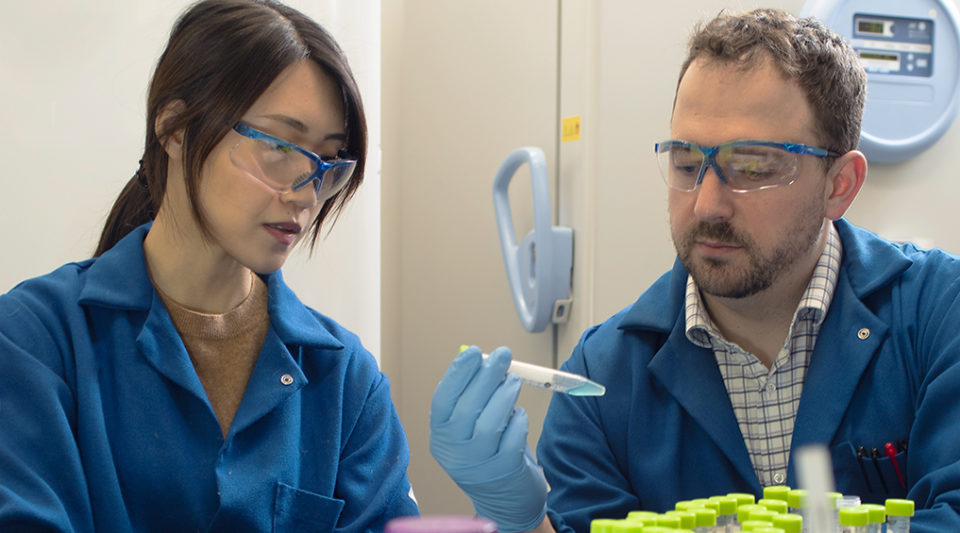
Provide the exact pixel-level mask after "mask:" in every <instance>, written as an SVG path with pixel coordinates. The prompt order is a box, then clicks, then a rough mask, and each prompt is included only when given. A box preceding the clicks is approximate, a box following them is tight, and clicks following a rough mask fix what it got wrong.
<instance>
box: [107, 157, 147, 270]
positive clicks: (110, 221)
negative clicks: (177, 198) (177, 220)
mask: <svg viewBox="0 0 960 533" xmlns="http://www.w3.org/2000/svg"><path fill="white" fill-rule="evenodd" d="M155 181H156V180H155ZM157 185H160V184H157ZM155 188H157V187H151V186H150V183H149V180H148V178H147V172H146V171H145V170H144V165H143V160H142V159H141V160H140V168H139V169H137V173H136V174H134V175H133V177H132V178H130V181H128V182H127V184H126V185H125V186H124V187H123V190H122V191H121V192H120V196H118V197H117V200H116V201H115V202H114V203H113V208H112V209H111V210H110V214H109V215H107V222H106V223H105V224H104V226H103V232H102V233H101V234H100V242H99V243H98V244H97V249H96V251H95V252H94V253H93V256H94V257H99V256H100V255H101V254H103V253H104V252H106V251H107V250H109V249H110V248H112V247H113V245H114V244H117V242H118V241H119V240H120V239H122V238H123V237H125V236H126V235H127V234H128V233H130V232H131V231H133V229H134V228H136V227H138V226H140V225H141V224H144V223H146V222H149V221H151V220H153V217H154V216H156V214H157V213H156V211H157V207H158V206H159V205H160V202H159V199H160V198H162V194H161V195H157V194H156V193H154V192H153V190H152V189H155ZM155 196H156V197H158V198H154V197H155Z"/></svg>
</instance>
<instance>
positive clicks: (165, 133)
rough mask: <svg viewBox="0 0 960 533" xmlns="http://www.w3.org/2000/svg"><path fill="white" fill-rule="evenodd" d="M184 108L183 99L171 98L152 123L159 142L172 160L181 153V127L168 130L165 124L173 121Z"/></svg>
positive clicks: (185, 106)
mask: <svg viewBox="0 0 960 533" xmlns="http://www.w3.org/2000/svg"><path fill="white" fill-rule="evenodd" d="M186 109H187V104H186V103H185V102H184V101H183V100H179V99H177V100H172V101H170V102H168V103H167V104H166V105H165V106H163V109H161V110H160V112H159V113H157V119H156V121H154V123H153V132H154V133H155V134H156V135H157V138H158V139H160V144H162V145H163V148H164V150H165V151H166V152H167V155H168V156H169V157H170V159H172V160H179V159H180V156H181V154H182V150H183V128H180V129H178V130H175V131H169V126H167V125H168V124H171V123H173V122H175V121H176V118H177V117H178V116H179V115H180V114H181V113H183V112H184V111H186Z"/></svg>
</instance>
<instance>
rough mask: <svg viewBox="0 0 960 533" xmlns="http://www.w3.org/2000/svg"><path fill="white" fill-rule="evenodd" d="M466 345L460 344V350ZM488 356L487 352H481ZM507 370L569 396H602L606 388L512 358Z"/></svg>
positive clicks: (543, 387)
mask: <svg viewBox="0 0 960 533" xmlns="http://www.w3.org/2000/svg"><path fill="white" fill-rule="evenodd" d="M467 348H468V346H461V347H460V351H461V352H462V351H463V350H466V349H467ZM483 356H484V357H488V354H483ZM507 371H508V372H512V373H514V374H516V375H517V376H518V377H519V378H520V381H522V382H524V383H526V384H527V385H533V386H535V387H540V388H542V389H548V390H551V391H554V392H563V393H566V394H569V395H571V396H603V395H604V394H605V393H606V392H607V389H606V387H604V386H603V385H601V384H599V383H597V382H595V381H591V380H589V379H587V378H585V377H583V376H581V375H578V374H573V373H571V372H564V371H563V370H557V369H555V368H548V367H545V366H540V365H534V364H530V363H523V362H520V361H517V360H516V359H514V360H513V361H511V362H510V368H508V369H507Z"/></svg>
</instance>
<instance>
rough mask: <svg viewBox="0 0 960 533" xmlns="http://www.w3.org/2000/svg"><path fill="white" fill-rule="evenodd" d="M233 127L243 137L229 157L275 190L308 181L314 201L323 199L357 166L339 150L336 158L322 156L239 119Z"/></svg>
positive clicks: (293, 187)
mask: <svg viewBox="0 0 960 533" xmlns="http://www.w3.org/2000/svg"><path fill="white" fill-rule="evenodd" d="M233 129H234V131H236V132H237V133H239V134H240V135H243V137H244V138H243V139H241V140H240V142H238V143H237V144H236V145H234V147H233V148H232V149H231V150H230V160H231V161H233V164H234V165H236V166H237V168H239V169H240V170H243V171H244V172H246V173H247V174H249V175H250V176H251V177H253V178H254V179H256V180H257V181H259V182H261V183H263V184H264V185H266V186H267V187H270V188H271V189H273V190H275V191H277V192H279V193H285V192H290V191H299V190H300V189H303V188H304V187H306V186H307V184H310V183H312V184H313V190H314V193H315V194H316V197H317V201H318V202H323V201H325V200H327V199H329V198H331V197H332V196H334V195H335V194H337V192H339V191H340V189H342V188H343V186H344V185H346V183H347V182H348V181H350V176H351V175H353V169H354V168H356V166H357V162H356V161H355V160H353V159H346V158H345V156H346V152H344V151H343V150H341V151H340V153H338V154H337V157H336V158H329V157H327V158H324V157H321V156H318V155H316V154H314V153H313V152H311V151H309V150H307V149H305V148H301V147H300V146H297V145H295V144H293V143H291V142H287V141H285V140H283V139H281V138H279V137H274V136H273V135H270V134H268V133H264V132H262V131H260V130H257V129H254V128H251V127H250V126H248V125H246V124H244V123H242V122H238V123H236V124H235V125H234V126H233Z"/></svg>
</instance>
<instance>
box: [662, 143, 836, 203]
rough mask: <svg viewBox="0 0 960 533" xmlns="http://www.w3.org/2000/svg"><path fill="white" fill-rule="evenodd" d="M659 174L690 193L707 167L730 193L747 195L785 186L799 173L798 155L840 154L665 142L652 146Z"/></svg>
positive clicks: (795, 147)
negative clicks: (747, 193) (746, 193)
mask: <svg viewBox="0 0 960 533" xmlns="http://www.w3.org/2000/svg"><path fill="white" fill-rule="evenodd" d="M654 150H655V151H656V154H657V163H658V166H659V167H660V175H661V176H662V177H663V181H664V182H666V184H667V185H668V186H670V187H671V188H673V189H676V190H678V191H684V192H690V191H692V190H694V189H695V188H696V187H697V186H698V185H700V183H702V182H703V176H704V174H706V172H707V168H708V167H709V168H712V169H713V170H714V171H715V172H716V174H717V177H718V178H720V181H721V182H723V183H724V184H725V185H726V186H727V187H729V188H730V189H731V190H732V191H734V192H740V193H743V192H751V191H759V190H763V189H770V188H773V187H780V186H783V185H789V184H791V183H793V182H794V181H796V179H797V176H798V175H799V173H800V156H801V155H811V156H814V157H838V156H839V155H840V154H838V153H835V152H831V151H829V150H826V149H823V148H817V147H815V146H807V145H805V144H796V143H781V142H773V141H754V140H749V141H733V142H728V143H723V144H720V145H717V146H712V147H708V146H700V145H698V144H695V143H692V142H687V141H677V140H668V141H663V142H659V143H657V144H655V145H654Z"/></svg>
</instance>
